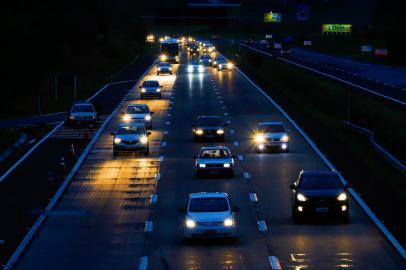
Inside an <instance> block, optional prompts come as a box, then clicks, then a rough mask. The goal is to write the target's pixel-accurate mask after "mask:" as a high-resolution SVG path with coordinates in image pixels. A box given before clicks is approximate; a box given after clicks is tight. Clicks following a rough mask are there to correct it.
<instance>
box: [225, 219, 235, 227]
mask: <svg viewBox="0 0 406 270" xmlns="http://www.w3.org/2000/svg"><path fill="white" fill-rule="evenodd" d="M233 225H234V220H233V219H232V218H226V219H225V220H224V226H225V227H231V226H233Z"/></svg>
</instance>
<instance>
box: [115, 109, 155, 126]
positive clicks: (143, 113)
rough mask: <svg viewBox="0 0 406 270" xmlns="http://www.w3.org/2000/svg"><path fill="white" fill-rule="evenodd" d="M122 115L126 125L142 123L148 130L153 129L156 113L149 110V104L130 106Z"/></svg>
mask: <svg viewBox="0 0 406 270" xmlns="http://www.w3.org/2000/svg"><path fill="white" fill-rule="evenodd" d="M122 114H123V121H124V122H125V123H129V122H141V123H144V125H145V127H146V128H148V129H151V128H152V114H154V112H152V111H151V110H150V109H149V106H148V105H147V104H130V105H128V106H127V110H126V111H125V112H122Z"/></svg>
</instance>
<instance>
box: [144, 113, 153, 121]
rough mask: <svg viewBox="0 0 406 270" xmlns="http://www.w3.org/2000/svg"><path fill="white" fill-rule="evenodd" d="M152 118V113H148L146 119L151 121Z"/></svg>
mask: <svg viewBox="0 0 406 270" xmlns="http://www.w3.org/2000/svg"><path fill="white" fill-rule="evenodd" d="M151 118H152V117H151V115H149V114H147V115H146V116H145V118H144V119H145V120H147V121H150V120H151Z"/></svg>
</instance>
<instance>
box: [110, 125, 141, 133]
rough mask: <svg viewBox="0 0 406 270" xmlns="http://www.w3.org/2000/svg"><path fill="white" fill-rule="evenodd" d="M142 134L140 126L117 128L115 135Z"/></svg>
mask: <svg viewBox="0 0 406 270" xmlns="http://www.w3.org/2000/svg"><path fill="white" fill-rule="evenodd" d="M142 133H144V127H142V126H123V127H119V128H118V130H117V134H142Z"/></svg>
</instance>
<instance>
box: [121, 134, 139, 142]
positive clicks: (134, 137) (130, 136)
mask: <svg viewBox="0 0 406 270" xmlns="http://www.w3.org/2000/svg"><path fill="white" fill-rule="evenodd" d="M141 136H143V134H117V135H116V136H115V138H120V139H122V140H124V141H133V140H139V139H140V138H141Z"/></svg>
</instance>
